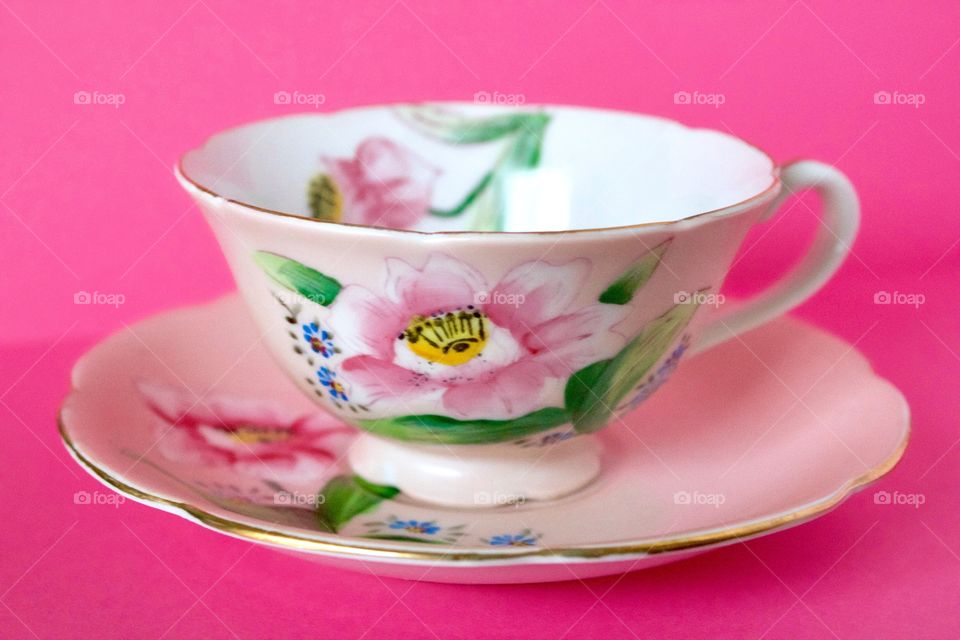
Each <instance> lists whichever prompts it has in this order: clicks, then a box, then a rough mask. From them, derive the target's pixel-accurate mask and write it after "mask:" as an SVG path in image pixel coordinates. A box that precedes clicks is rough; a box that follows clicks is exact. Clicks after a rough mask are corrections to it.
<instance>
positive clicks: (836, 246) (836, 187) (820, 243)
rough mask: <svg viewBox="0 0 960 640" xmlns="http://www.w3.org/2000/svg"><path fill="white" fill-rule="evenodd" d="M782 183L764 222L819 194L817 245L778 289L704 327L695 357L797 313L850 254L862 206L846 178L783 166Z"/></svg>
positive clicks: (831, 171) (799, 165) (815, 168)
mask: <svg viewBox="0 0 960 640" xmlns="http://www.w3.org/2000/svg"><path fill="white" fill-rule="evenodd" d="M781 180H782V183H783V189H782V190H781V192H780V194H779V195H778V196H777V198H776V199H775V200H774V201H773V203H771V205H770V208H769V210H768V213H766V214H765V215H764V217H763V218H762V219H763V220H766V219H768V218H769V217H770V216H771V215H772V214H773V213H774V212H775V211H776V210H777V209H779V208H780V205H782V204H783V202H784V200H786V199H787V198H788V197H790V196H792V195H794V194H795V193H796V192H798V191H800V190H803V189H806V188H811V189H816V190H817V191H818V192H819V193H820V196H821V198H822V201H823V218H822V219H821V221H820V226H819V229H818V232H817V236H816V238H815V239H814V241H813V245H812V246H811V247H810V250H809V251H808V252H807V255H806V256H804V258H803V259H802V260H801V261H800V263H799V264H797V265H796V266H795V267H794V268H793V269H792V270H791V271H790V272H789V273H787V274H786V275H785V276H784V277H783V278H781V279H780V280H779V281H778V282H777V283H776V284H774V285H772V286H771V287H770V288H768V289H767V290H766V291H763V292H761V293H759V294H757V295H756V296H755V297H754V298H752V299H750V300H747V301H746V302H744V303H743V304H742V305H740V306H738V307H737V308H736V309H734V310H732V311H730V312H728V313H722V314H720V315H719V316H718V317H717V318H714V319H713V320H712V321H711V322H710V323H709V324H708V325H707V326H706V327H704V329H703V331H702V333H701V334H700V338H699V340H698V341H697V343H696V344H695V345H694V347H693V351H694V352H699V351H704V350H706V349H709V348H710V347H714V346H716V345H718V344H720V343H721V342H724V341H726V340H729V339H731V338H733V337H734V336H737V335H740V334H741V333H744V332H745V331H749V330H750V329H754V328H756V327H758V326H760V325H761V324H764V323H765V322H769V321H770V320H773V319H774V318H776V317H777V316H779V315H781V314H783V313H786V312H787V311H789V310H790V309H792V308H794V307H795V306H797V305H798V304H800V303H801V302H803V301H804V300H806V299H807V298H809V297H810V296H811V295H813V294H814V293H816V291H817V290H818V289H819V288H820V287H822V286H823V285H824V283H826V281H827V280H829V279H830V276H832V275H833V274H834V272H836V270H837V269H838V268H839V267H840V265H841V264H842V263H843V259H844V258H845V257H846V255H847V253H849V252H850V246H851V245H852V244H853V240H854V238H855V237H856V235H857V227H859V226H860V203H859V201H858V200H857V193H856V191H854V189H853V185H852V184H850V181H849V180H848V179H847V178H846V176H844V175H843V174H842V173H840V172H839V171H837V170H836V169H835V168H833V167H832V166H830V165H828V164H824V163H822V162H816V161H813V160H801V161H799V162H794V163H792V164H789V165H787V166H786V167H784V168H783V170H782V172H781Z"/></svg>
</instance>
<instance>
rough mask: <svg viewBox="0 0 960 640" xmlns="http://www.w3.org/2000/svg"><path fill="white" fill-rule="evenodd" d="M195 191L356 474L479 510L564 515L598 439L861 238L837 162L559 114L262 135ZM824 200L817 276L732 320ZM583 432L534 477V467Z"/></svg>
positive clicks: (370, 123) (266, 124) (411, 109)
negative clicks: (771, 241)
mask: <svg viewBox="0 0 960 640" xmlns="http://www.w3.org/2000/svg"><path fill="white" fill-rule="evenodd" d="M178 177H179V178H180V181H181V183H182V184H183V186H184V188H185V189H186V190H187V191H188V192H189V193H190V194H191V196H193V197H194V198H195V199H196V201H197V203H198V205H199V206H200V208H201V209H202V210H203V212H204V214H205V215H206V216H207V219H208V221H209V222H210V225H211V226H212V228H213V230H214V232H215V234H216V236H217V239H218V240H219V242H220V245H221V247H222V249H223V252H224V255H225V256H226V258H227V262H228V263H229V265H230V268H231V269H232V271H233V273H234V276H235V278H236V281H237V285H238V288H239V290H240V293H241V295H242V297H243V299H244V300H245V302H246V304H247V307H248V309H249V311H250V313H251V314H252V316H253V318H254V320H255V321H256V323H257V324H258V326H259V327H260V329H261V331H262V332H263V339H264V342H265V344H266V345H267V346H268V348H269V349H270V350H271V352H272V353H273V354H274V356H275V357H276V358H277V360H278V362H279V363H280V364H281V367H282V369H283V370H284V371H285V372H286V373H287V374H288V375H289V376H290V377H291V379H293V380H294V381H295V382H296V383H297V384H298V385H299V386H300V388H301V389H302V390H303V391H304V392H306V393H307V394H308V395H309V396H310V397H311V398H312V399H313V400H314V401H316V402H317V403H318V404H319V405H320V406H321V407H323V408H324V409H326V410H328V411H330V412H331V413H332V414H333V415H335V416H336V417H337V418H339V419H341V420H343V421H345V422H348V423H350V424H352V425H354V426H356V427H359V428H360V429H363V430H366V431H368V432H369V433H370V434H371V437H370V438H367V439H366V440H365V444H364V446H363V447H362V448H361V449H358V450H357V452H356V453H355V455H353V456H351V462H352V463H353V465H354V468H355V469H356V470H358V471H361V475H363V476H364V477H367V478H368V479H369V480H374V481H377V482H380V483H387V484H390V483H395V484H392V485H391V486H394V487H395V488H397V489H400V490H401V491H403V492H404V493H407V494H409V495H416V496H418V497H420V498H422V499H423V500H426V501H432V502H435V503H437V504H460V505H463V506H475V507H476V506H485V505H481V504H479V503H477V502H476V500H475V499H474V496H478V495H487V494H490V493H492V492H500V491H501V490H502V491H504V492H505V493H507V494H509V495H514V496H521V497H523V498H524V499H550V498H555V497H559V496H561V495H565V494H567V493H570V492H571V491H574V490H575V489H577V488H578V487H580V486H582V485H584V484H585V483H587V482H589V480H590V479H591V478H592V477H593V476H594V475H595V474H596V470H597V468H598V465H599V463H600V461H599V459H598V458H597V456H596V454H595V451H596V450H597V447H596V445H595V444H593V443H591V442H590V440H591V439H592V434H593V433H595V432H597V431H598V430H600V429H602V428H603V427H604V426H606V425H607V424H609V423H611V422H616V421H617V420H618V419H619V417H620V416H621V415H622V413H623V411H624V407H626V406H632V404H633V403H634V399H635V398H637V397H640V398H646V397H647V396H649V395H650V393H651V392H652V391H653V390H654V389H656V388H659V387H660V386H661V385H662V384H663V382H664V381H665V380H666V378H667V377H668V376H669V374H670V373H671V372H672V371H673V370H674V369H675V368H676V366H677V364H678V363H679V361H680V359H681V357H682V356H683V355H684V354H685V353H691V352H696V351H699V350H703V349H705V348H707V347H710V346H713V345H715V344H718V343H719V342H721V341H723V340H725V339H728V338H729V337H731V336H732V335H736V334H739V333H742V332H743V331H745V330H747V329H750V328H752V327H755V326H758V325H760V324H762V323H763V322H766V321H768V320H770V319H771V318H774V317H776V316H778V315H780V314H781V313H783V312H784V311H786V310H787V309H789V308H791V307H793V306H794V305H796V304H798V303H799V302H801V301H802V300H804V299H805V298H807V297H808V296H809V295H811V294H812V293H813V292H814V291H815V290H816V289H817V288H819V287H820V286H821V285H822V284H823V282H824V281H825V280H826V279H827V278H828V277H829V276H830V275H831V274H832V273H833V272H834V271H835V270H836V268H837V267H838V266H839V264H840V262H841V261H842V259H843V257H844V255H845V254H846V253H847V251H848V250H849V245H850V243H851V242H852V240H853V238H854V236H855V233H856V228H857V222H858V205H857V199H856V195H855V194H854V191H853V189H852V187H851V186H850V183H849V182H848V181H847V180H846V179H845V178H844V177H843V176H842V175H841V174H839V173H838V172H837V171H836V170H835V169H833V168H831V167H829V166H826V165H823V164H820V163H816V162H811V161H802V162H797V163H794V164H791V165H789V166H787V167H784V168H782V169H781V168H780V167H778V166H776V164H775V163H774V162H773V160H771V159H770V157H769V156H767V155H766V154H765V153H763V152H762V151H760V150H758V149H757V148H755V147H753V146H751V145H749V144H747V143H745V142H743V141H741V140H738V139H736V138H734V137H732V136H729V135H727V134H724V133H720V132H716V131H709V130H704V129H691V128H687V127H684V126H682V125H680V124H678V123H675V122H670V121H668V120H664V119H660V118H653V117H649V116H642V115H636V114H627V113H617V112H612V111H603V110H597V109H585V108H574V107H559V106H543V107H531V108H523V109H513V108H506V107H498V106H477V105H462V104H445V105H415V106H410V105H395V106H393V107H368V108H361V109H350V110H346V111H341V112H337V113H331V114H312V115H308V116H293V117H286V118H280V119H275V120H267V121H263V122H259V123H255V124H251V125H247V126H244V127H240V128H237V129H232V130H229V131H227V132H224V133H221V134H218V135H216V136H214V137H213V138H211V139H210V140H209V141H208V142H207V143H206V144H205V145H204V146H203V147H201V148H199V149H196V150H193V151H190V152H188V153H187V154H186V155H185V156H184V157H183V159H182V161H181V164H180V166H179V168H178ZM808 187H810V188H815V189H817V190H818V191H819V192H820V193H821V194H822V195H823V199H824V215H823V219H822V224H821V226H820V228H819V231H818V234H817V237H816V240H815V242H814V244H813V247H812V249H811V250H810V252H809V253H808V255H807V256H806V258H804V260H803V261H802V262H801V263H800V264H799V265H798V267H797V268H796V269H795V271H793V272H792V273H791V274H788V275H787V276H786V277H785V278H784V279H783V280H781V281H780V282H779V283H778V284H777V285H775V286H774V287H773V288H772V289H770V290H769V291H767V292H765V293H763V294H761V295H759V296H757V297H756V298H755V299H753V300H751V301H749V302H747V303H746V304H744V305H743V306H742V308H739V309H736V310H729V311H727V310H725V309H724V310H722V311H723V312H722V313H713V311H715V310H716V308H717V307H720V306H721V303H722V301H723V296H722V295H721V294H720V286H721V284H722V282H723V279H724V277H725V275H726V273H727V270H728V269H729V267H730V264H731V262H732V260H733V257H734V255H735V253H736V251H737V249H738V248H739V246H740V244H741V242H742V241H743V238H744V237H745V235H746V233H747V232H748V231H749V229H750V228H751V227H752V226H753V225H754V224H757V223H759V222H762V221H763V220H766V219H767V218H768V217H769V216H770V215H772V213H773V212H774V211H775V210H776V209H777V207H778V206H779V204H780V203H781V202H782V201H783V199H784V198H786V197H787V196H788V195H790V194H791V193H793V192H794V191H796V190H799V189H804V188H808ZM727 375H733V376H738V377H739V376H740V375H741V372H738V371H735V370H730V371H729V372H727ZM671 433H672V435H673V436H674V437H676V438H678V439H680V438H683V437H684V434H682V433H679V432H671ZM570 434H573V435H576V436H578V438H577V439H576V440H575V441H572V442H564V443H563V444H562V445H560V444H556V443H554V444H553V445H551V446H556V447H557V451H555V452H551V453H549V454H547V455H544V456H540V457H537V458H536V460H537V462H536V464H535V465H531V464H529V460H527V459H525V458H524V456H521V455H518V454H517V452H516V448H517V446H518V445H517V443H518V442H519V441H521V440H524V439H529V438H532V437H551V438H554V439H555V440H559V439H561V438H563V439H565V438H566V436H568V435H570ZM378 438H379V439H388V440H389V442H381V441H380V440H378ZM527 458H529V456H527ZM401 467H402V468H401ZM438 477H443V478H445V480H444V481H443V482H438V481H437V478H438Z"/></svg>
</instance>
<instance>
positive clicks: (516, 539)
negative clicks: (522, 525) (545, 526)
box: [487, 530, 540, 547]
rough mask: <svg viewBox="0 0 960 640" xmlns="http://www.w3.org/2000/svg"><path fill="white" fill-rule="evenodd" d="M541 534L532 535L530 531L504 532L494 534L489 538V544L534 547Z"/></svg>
mask: <svg viewBox="0 0 960 640" xmlns="http://www.w3.org/2000/svg"><path fill="white" fill-rule="evenodd" d="M539 537H540V536H533V535H530V531H529V530H527V531H521V532H520V533H504V534H501V535H499V536H493V537H492V538H490V539H489V540H487V544H489V545H492V546H494V547H532V546H533V545H535V544H537V539H538V538H539Z"/></svg>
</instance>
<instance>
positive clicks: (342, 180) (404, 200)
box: [325, 138, 439, 228]
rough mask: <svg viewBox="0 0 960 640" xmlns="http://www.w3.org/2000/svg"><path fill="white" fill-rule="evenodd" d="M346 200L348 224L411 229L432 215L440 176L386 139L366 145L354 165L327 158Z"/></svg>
mask: <svg viewBox="0 0 960 640" xmlns="http://www.w3.org/2000/svg"><path fill="white" fill-rule="evenodd" d="M325 163H326V165H327V172H328V173H329V174H330V177H331V178H332V179H333V181H334V182H335V183H336V184H337V186H338V188H339V189H340V192H341V194H342V195H343V199H344V221H345V222H353V223H359V224H369V225H377V226H382V227H393V228H408V227H411V226H413V225H415V224H416V223H417V222H418V221H419V220H420V219H421V218H422V217H423V216H424V215H425V214H426V212H427V209H428V208H429V206H430V199H431V197H432V195H433V186H434V183H435V182H436V179H437V175H438V173H439V172H438V171H437V169H435V168H434V167H432V166H430V165H428V164H427V163H426V162H425V161H424V160H423V159H422V158H420V157H419V156H417V155H416V154H414V153H412V152H411V151H409V150H407V149H405V148H403V147H400V146H399V145H397V144H396V143H394V142H392V141H391V140H388V139H387V138H370V139H368V140H365V141H364V142H362V143H361V144H360V145H359V146H358V147H357V151H356V158H355V159H354V160H339V159H335V158H326V159H325Z"/></svg>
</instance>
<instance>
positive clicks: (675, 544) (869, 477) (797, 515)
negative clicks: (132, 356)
mask: <svg viewBox="0 0 960 640" xmlns="http://www.w3.org/2000/svg"><path fill="white" fill-rule="evenodd" d="M57 424H58V426H59V430H60V437H61V438H62V439H63V442H64V444H65V445H66V447H67V450H68V451H69V452H70V453H71V455H72V456H73V457H74V458H75V459H76V460H77V461H78V462H79V463H80V464H81V466H83V467H84V468H85V469H87V471H89V472H90V473H91V474H92V475H93V476H95V477H96V478H98V479H99V480H100V481H102V482H103V483H105V484H107V485H109V486H111V487H113V488H114V489H116V490H117V491H120V492H122V493H124V494H127V495H128V496H130V497H132V498H134V499H136V500H139V501H141V502H148V503H154V504H158V505H161V506H164V507H167V508H172V509H176V510H178V511H181V512H182V515H184V516H189V517H190V518H191V519H194V520H196V521H198V522H199V523H200V524H203V525H205V526H207V527H209V528H211V529H215V530H218V531H221V532H223V533H226V534H229V535H232V536H236V537H239V538H246V539H249V540H255V541H257V542H262V543H265V544H269V545H273V546H277V547H286V548H290V549H297V550H301V551H308V552H313V553H320V554H328V555H336V556H341V557H344V556H346V557H351V558H366V559H370V560H422V561H432V562H450V563H456V562H484V561H503V560H519V559H523V558H577V559H598V558H607V557H611V556H621V555H630V554H633V555H636V554H645V555H653V554H658V553H668V552H675V551H686V550H692V549H697V548H700V547H706V546H710V545H716V544H720V543H723V542H732V541H737V540H742V539H744V538H749V537H752V536H756V535H760V534H763V533H769V532H772V531H775V530H777V529H781V528H783V527H786V526H788V525H792V524H799V523H801V522H803V521H805V520H810V519H812V518H814V517H816V516H818V515H821V514H823V513H826V512H827V511H830V510H831V509H832V508H834V507H835V506H837V505H839V504H840V503H841V502H843V501H844V500H845V499H846V498H847V497H849V496H850V495H851V494H852V493H854V492H855V491H857V490H858V489H861V488H863V487H865V486H867V485H869V484H870V483H872V482H874V481H875V480H877V479H878V478H880V477H881V476H883V475H885V474H886V473H888V472H889V471H890V470H892V469H893V468H894V467H895V466H896V465H897V463H898V462H899V461H900V458H901V457H902V456H903V452H904V451H905V450H906V448H907V443H908V442H909V439H910V430H909V427H908V429H907V432H906V434H905V435H904V437H903V441H902V442H901V443H900V445H899V446H898V447H897V448H896V450H895V451H894V452H893V453H892V454H891V455H890V456H889V457H888V458H887V459H886V460H884V461H883V462H882V463H880V464H879V465H877V466H876V467H874V468H872V469H870V470H869V471H868V472H867V473H865V474H863V475H861V476H859V477H857V478H854V479H853V480H850V481H848V482H846V483H845V484H844V485H843V486H841V487H840V488H839V489H838V490H837V491H835V492H834V493H833V494H832V495H830V496H828V497H826V498H824V499H823V500H821V501H819V502H816V503H814V504H811V505H808V506H806V507H804V508H802V509H798V510H796V511H791V512H789V513H786V514H783V515H779V516H776V517H772V518H768V519H766V520H758V521H754V522H751V523H748V524H741V525H738V526H735V527H730V528H727V529H719V530H715V531H707V532H704V533H700V534H692V535H685V536H679V537H676V538H664V539H660V540H654V541H652V542H639V543H633V544H619V545H613V546H579V547H543V548H535V549H524V550H517V551H514V552H502V551H499V552H491V553H480V552H476V551H457V550H455V549H454V550H448V551H440V550H427V549H424V550H422V551H421V550H407V549H402V550H400V549H395V550H391V549H384V548H379V547H374V546H369V545H367V544H364V543H363V542H362V541H359V540H350V541H349V542H332V541H324V540H318V539H315V538H308V537H304V536H298V535H294V534H290V533H281V532H279V531H271V530H269V529H263V528H261V527H256V526H253V525H249V524H245V523H242V522H237V521H234V520H230V519H228V518H224V517H222V516H218V515H214V514H212V513H207V512H206V511H203V510H202V509H200V508H198V507H196V506H193V505H190V504H187V503H184V502H178V501H176V500H170V499H168V498H164V497H162V496H157V495H153V494H150V493H147V492H146V491H142V490H141V489H137V488H136V487H133V486H131V485H129V484H127V483H125V482H124V481H122V480H120V479H118V478H116V477H114V476H113V475H111V474H110V473H109V472H108V471H105V470H104V469H101V468H100V467H98V466H97V465H96V464H94V463H93V461H91V460H90V459H89V458H87V457H86V456H85V455H84V454H83V453H81V452H80V450H79V448H78V447H77V445H76V444H75V443H74V442H73V440H72V439H71V437H70V435H69V434H68V433H67V428H66V425H65V424H64V422H63V416H62V412H61V413H59V414H58V415H57Z"/></svg>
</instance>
